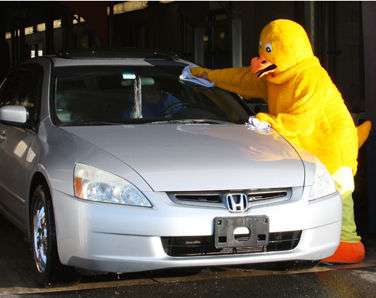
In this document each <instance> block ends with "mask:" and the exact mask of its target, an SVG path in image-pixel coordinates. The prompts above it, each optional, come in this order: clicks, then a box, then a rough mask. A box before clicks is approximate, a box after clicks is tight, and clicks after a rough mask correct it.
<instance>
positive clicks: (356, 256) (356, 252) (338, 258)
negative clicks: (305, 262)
mask: <svg viewBox="0 0 376 298" xmlns="http://www.w3.org/2000/svg"><path fill="white" fill-rule="evenodd" d="M365 253H366V250H365V248H364V245H363V243H362V242H360V241H359V242H355V243H352V242H345V241H341V243H340V244H339V246H338V248H337V250H336V252H335V253H334V255H332V256H330V257H328V258H325V259H322V260H321V263H339V264H340V263H342V264H355V263H360V262H361V261H363V259H364V256H365Z"/></svg>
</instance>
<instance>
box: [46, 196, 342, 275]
mask: <svg viewBox="0 0 376 298" xmlns="http://www.w3.org/2000/svg"><path fill="white" fill-rule="evenodd" d="M155 195H158V196H160V198H159V200H158V201H160V202H163V203H162V204H161V205H157V206H155V207H154V208H144V207H130V206H120V205H109V204H103V203H94V202H86V201H82V200H78V199H75V198H73V197H71V196H69V195H67V194H64V193H62V192H59V191H53V205H54V210H55V222H56V234H57V242H58V243H57V244H58V252H59V257H60V261H61V262H62V263H63V264H66V265H70V266H74V267H80V268H85V269H89V270H95V271H104V272H118V273H123V272H136V271H146V270H155V269H163V268H174V267H194V266H218V265H236V264H251V263H264V262H276V261H288V260H319V259H322V258H325V257H328V256H330V255H332V254H333V253H334V251H335V249H336V248H337V246H338V244H339V240H340V231H341V199H340V196H339V195H338V194H334V195H332V196H330V197H326V198H323V199H320V200H316V201H312V202H308V201H307V200H305V199H301V200H296V201H291V202H284V203H280V204H274V205H273V204H270V205H264V206H258V207H255V208H251V209H250V210H248V211H247V212H246V213H243V214H241V215H239V214H238V215H235V214H231V213H229V212H228V211H227V210H226V209H221V208H197V207H189V206H177V205H175V204H173V203H172V202H171V201H170V200H169V199H168V198H167V196H166V195H165V194H163V193H156V194H155ZM251 215H266V216H268V217H269V221H270V232H271V233H272V232H284V231H296V230H301V231H302V234H301V238H300V241H299V243H298V245H297V246H296V247H295V248H294V249H292V250H287V251H273V252H260V253H251V254H239V255H215V256H211V255H207V256H184V257H171V256H169V255H167V254H166V252H165V250H164V248H163V245H162V241H161V237H179V236H211V235H213V220H214V218H215V217H225V216H228V217H230V216H251Z"/></svg>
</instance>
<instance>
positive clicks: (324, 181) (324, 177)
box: [310, 161, 336, 199]
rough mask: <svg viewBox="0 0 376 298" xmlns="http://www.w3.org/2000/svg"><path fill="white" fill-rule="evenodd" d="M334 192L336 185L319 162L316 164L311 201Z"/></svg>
mask: <svg viewBox="0 0 376 298" xmlns="http://www.w3.org/2000/svg"><path fill="white" fill-rule="evenodd" d="M335 192H336V185H335V183H334V181H333V178H332V177H331V176H330V174H329V172H328V170H327V169H326V167H325V166H324V165H323V164H322V163H321V162H320V161H317V162H316V172H315V180H314V182H313V185H312V188H311V195H310V198H311V199H318V198H321V197H325V196H328V195H331V194H333V193H335Z"/></svg>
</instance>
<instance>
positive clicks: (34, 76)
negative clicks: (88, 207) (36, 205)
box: [0, 64, 43, 226]
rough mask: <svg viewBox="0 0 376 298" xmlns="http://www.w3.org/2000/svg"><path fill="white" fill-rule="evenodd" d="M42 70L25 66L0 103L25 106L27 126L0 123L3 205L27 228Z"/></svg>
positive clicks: (14, 74)
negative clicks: (33, 143) (33, 145)
mask: <svg viewBox="0 0 376 298" xmlns="http://www.w3.org/2000/svg"><path fill="white" fill-rule="evenodd" d="M42 78H43V69H42V67H41V66H39V65H36V64H30V65H23V66H21V67H20V68H18V69H17V70H15V71H14V72H12V73H11V74H10V76H9V78H8V79H7V81H6V82H5V84H4V86H3V88H2V89H1V91H0V103H1V105H2V106H5V105H18V106H24V107H25V108H26V109H27V111H28V113H29V116H28V121H27V123H26V124H25V125H17V124H12V123H0V134H1V135H2V137H1V140H0V203H1V204H2V207H3V209H5V212H6V213H7V214H8V215H9V216H10V217H11V218H12V219H13V220H14V221H15V223H16V224H20V225H21V226H24V224H25V222H24V221H25V218H26V217H25V215H26V212H27V209H26V204H25V202H26V197H27V196H28V188H27V187H28V181H29V177H30V174H31V172H30V171H31V169H32V163H33V162H34V158H35V153H33V152H31V149H30V145H31V144H32V142H33V140H34V139H35V137H36V135H37V125H38V119H39V110H40V99H41V90H42Z"/></svg>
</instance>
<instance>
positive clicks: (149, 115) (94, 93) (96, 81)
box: [53, 66, 249, 125]
mask: <svg viewBox="0 0 376 298" xmlns="http://www.w3.org/2000/svg"><path fill="white" fill-rule="evenodd" d="M180 72H181V67H180V68H179V69H177V67H173V66H171V67H170V69H169V68H168V67H163V68H159V67H156V66H153V67H152V66H139V67H126V66H125V67H118V66H116V67H115V66H114V67H108V66H106V67H104V66H103V67H95V68H94V67H82V66H80V67H78V66H77V67H62V68H58V69H56V71H55V78H54V90H53V93H54V110H55V116H56V118H57V120H58V122H59V123H60V124H65V125H88V124H101V123H102V124H112V123H139V122H140V123H145V122H153V121H166V120H167V121H168V120H179V119H211V120H218V121H227V122H234V123H244V122H246V121H247V119H248V116H249V114H248V113H249V110H247V108H246V107H245V105H243V104H242V103H241V102H240V100H239V98H237V96H236V95H234V94H231V93H229V92H226V91H224V90H222V89H219V88H216V87H214V88H206V87H202V86H199V85H195V84H193V83H188V82H183V81H180V80H179V78H178V75H176V74H177V73H180Z"/></svg>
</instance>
